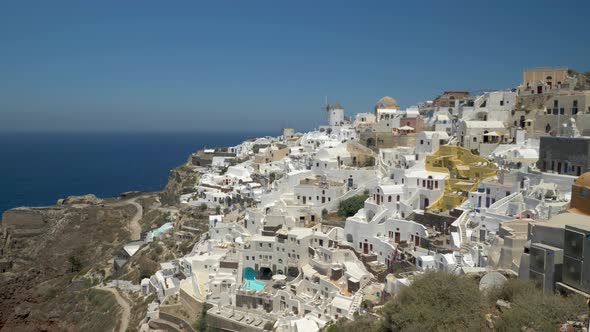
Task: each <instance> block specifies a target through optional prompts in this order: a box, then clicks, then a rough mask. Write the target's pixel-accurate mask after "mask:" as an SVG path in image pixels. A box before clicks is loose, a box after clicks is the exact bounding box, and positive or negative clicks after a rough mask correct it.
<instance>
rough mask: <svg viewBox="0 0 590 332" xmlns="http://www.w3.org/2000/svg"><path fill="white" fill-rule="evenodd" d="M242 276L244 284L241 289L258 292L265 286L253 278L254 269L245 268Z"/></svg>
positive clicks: (254, 274)
mask: <svg viewBox="0 0 590 332" xmlns="http://www.w3.org/2000/svg"><path fill="white" fill-rule="evenodd" d="M243 276H244V282H245V284H244V286H243V287H242V289H245V290H253V291H257V292H260V291H261V290H262V289H263V288H264V286H265V285H266V284H265V283H264V282H262V281H260V280H256V279H255V278H254V277H255V276H256V273H255V272H254V269H253V268H251V267H247V268H245V269H244V273H243Z"/></svg>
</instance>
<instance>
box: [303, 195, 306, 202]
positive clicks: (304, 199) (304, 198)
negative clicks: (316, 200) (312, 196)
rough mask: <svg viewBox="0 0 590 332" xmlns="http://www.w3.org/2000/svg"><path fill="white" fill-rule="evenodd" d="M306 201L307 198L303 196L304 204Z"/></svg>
mask: <svg viewBox="0 0 590 332" xmlns="http://www.w3.org/2000/svg"><path fill="white" fill-rule="evenodd" d="M306 200H307V197H305V196H303V204H305V201H306Z"/></svg>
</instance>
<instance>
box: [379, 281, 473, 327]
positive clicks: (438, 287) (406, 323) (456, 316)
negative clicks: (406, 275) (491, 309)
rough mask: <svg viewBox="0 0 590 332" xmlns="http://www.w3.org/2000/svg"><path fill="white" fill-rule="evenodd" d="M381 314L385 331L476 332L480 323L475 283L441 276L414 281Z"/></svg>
mask: <svg viewBox="0 0 590 332" xmlns="http://www.w3.org/2000/svg"><path fill="white" fill-rule="evenodd" d="M382 314H383V316H384V320H383V321H382V324H381V329H382V330H386V331H398V330H401V331H479V330H480V327H481V326H482V325H481V324H482V322H483V320H482V317H483V315H482V314H481V308H480V292H479V287H478V285H477V283H476V282H475V281H474V280H473V279H470V278H468V277H465V276H456V275H454V274H449V273H444V272H429V273H425V274H424V275H422V276H420V277H417V278H416V279H415V280H414V282H413V283H412V284H411V285H410V286H408V287H405V288H403V289H402V290H401V292H400V293H399V295H398V296H397V297H396V298H395V299H393V300H392V301H390V302H388V303H387V304H386V305H385V306H384V307H383V309H382Z"/></svg>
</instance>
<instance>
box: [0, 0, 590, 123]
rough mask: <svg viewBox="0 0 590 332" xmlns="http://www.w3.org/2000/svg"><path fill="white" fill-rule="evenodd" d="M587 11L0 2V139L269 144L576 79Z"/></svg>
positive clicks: (429, 5)
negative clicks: (545, 74)
mask: <svg viewBox="0 0 590 332" xmlns="http://www.w3.org/2000/svg"><path fill="white" fill-rule="evenodd" d="M589 9H590V1H486V2H482V3H480V2H479V1H432V2H429V1H402V2H398V1H355V2H348V1H290V2H287V1H222V0H220V1H210V2H209V3H205V2H204V1H203V2H202V1H103V0H101V1H71V2H70V1H59V0H55V1H35V2H34V1H26V0H24V1H23V0H21V1H4V2H2V4H0V131H189V130H194V131H240V130H241V131H253V130H254V131H257V130H261V131H265V130H266V131H268V129H269V128H273V129H275V128H277V129H278V128H280V127H285V126H289V127H295V128H297V129H299V130H304V129H311V128H313V127H314V126H317V125H318V124H320V123H322V122H324V121H325V115H324V113H323V112H322V111H321V110H320V107H321V106H322V104H323V102H324V96H325V95H329V96H330V99H331V100H333V101H336V100H337V101H339V102H340V103H341V104H342V105H343V106H344V108H345V109H346V113H347V114H355V113H358V112H365V111H371V110H372V107H373V105H374V104H375V102H376V101H377V99H379V98H380V97H382V96H384V95H391V96H392V97H394V98H396V99H397V100H398V102H399V103H400V104H401V105H402V106H409V105H412V104H415V103H416V102H419V101H421V100H426V99H432V98H434V97H435V96H436V95H437V94H439V93H440V92H441V91H442V90H445V89H446V90H448V89H466V90H479V89H502V88H510V87H513V86H515V85H517V84H518V83H519V81H520V79H521V75H522V69H523V68H524V67H538V66H567V67H570V68H575V69H579V70H582V71H588V70H590V34H589V32H588V31H589V29H590V28H588V25H587V22H588V17H589V16H588V13H589Z"/></svg>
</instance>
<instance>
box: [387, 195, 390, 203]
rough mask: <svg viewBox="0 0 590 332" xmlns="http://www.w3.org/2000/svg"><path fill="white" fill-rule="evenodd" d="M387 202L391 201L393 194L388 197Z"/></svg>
mask: <svg viewBox="0 0 590 332" xmlns="http://www.w3.org/2000/svg"><path fill="white" fill-rule="evenodd" d="M387 202H389V203H391V195H389V196H388V197H387Z"/></svg>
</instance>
